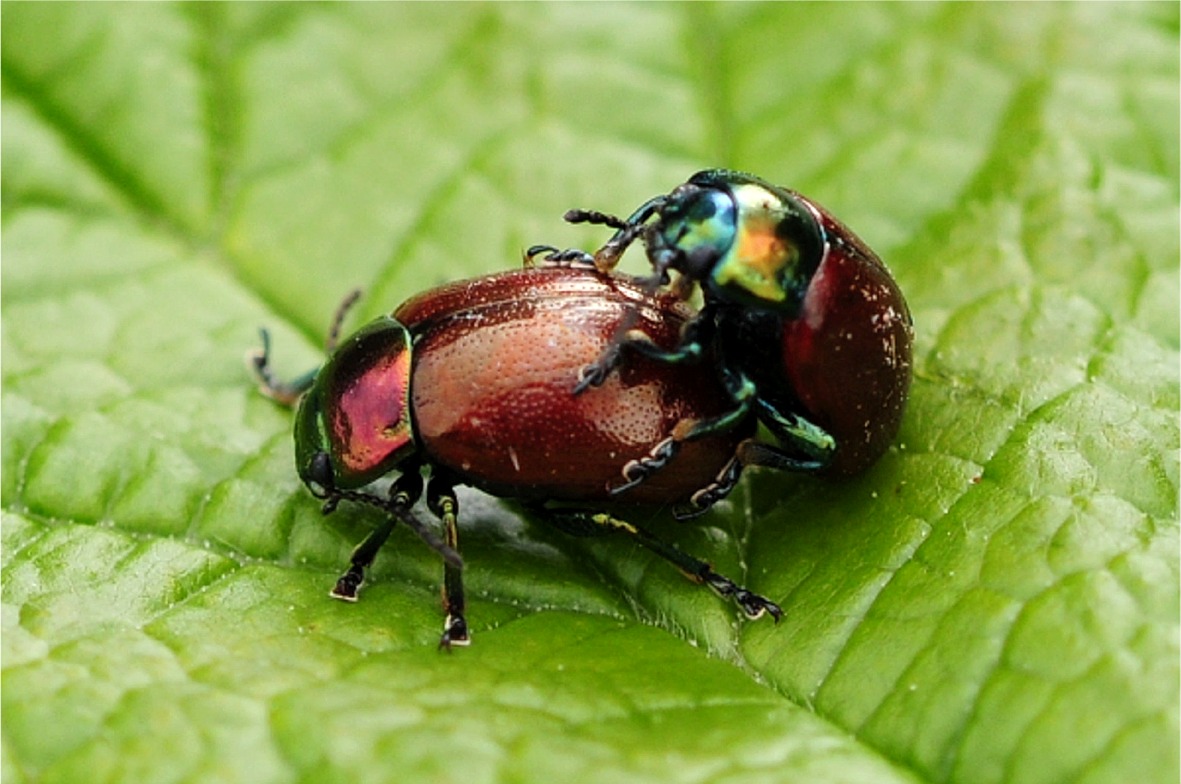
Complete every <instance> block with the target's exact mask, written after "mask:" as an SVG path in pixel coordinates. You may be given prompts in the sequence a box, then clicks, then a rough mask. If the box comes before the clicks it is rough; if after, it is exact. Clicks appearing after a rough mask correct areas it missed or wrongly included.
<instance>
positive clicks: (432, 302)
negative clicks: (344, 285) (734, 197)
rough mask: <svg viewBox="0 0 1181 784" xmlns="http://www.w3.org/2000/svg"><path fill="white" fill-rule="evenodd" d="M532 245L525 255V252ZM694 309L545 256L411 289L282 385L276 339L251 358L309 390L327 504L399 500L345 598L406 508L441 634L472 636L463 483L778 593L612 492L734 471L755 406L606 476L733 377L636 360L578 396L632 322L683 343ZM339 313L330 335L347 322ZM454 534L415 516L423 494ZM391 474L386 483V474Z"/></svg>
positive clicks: (662, 339) (301, 449)
mask: <svg viewBox="0 0 1181 784" xmlns="http://www.w3.org/2000/svg"><path fill="white" fill-rule="evenodd" d="M528 260H529V259H528V258H527V262H528ZM692 317H693V311H692V310H691V309H690V308H689V307H687V306H686V305H685V304H684V303H683V302H682V301H681V300H680V299H679V298H678V297H676V296H674V295H672V294H670V293H667V292H657V293H653V292H649V291H647V290H645V288H644V287H643V286H642V285H641V283H640V282H637V281H636V280H635V279H633V278H630V277H627V276H623V275H619V274H603V273H602V272H599V271H597V270H594V269H586V268H580V267H578V266H577V265H574V266H571V265H545V266H537V267H527V268H525V269H519V270H515V271H511V272H504V273H499V274H493V275H488V276H485V277H480V278H474V279H471V280H465V281H459V282H455V283H450V284H447V285H444V286H442V287H440V288H436V289H433V290H430V291H427V292H425V293H423V294H420V295H418V296H416V297H413V298H412V299H410V300H409V301H407V302H406V303H404V304H403V305H401V306H400V307H399V308H397V310H395V311H394V312H393V313H392V314H390V315H386V316H382V317H379V318H378V319H376V320H375V321H373V322H371V323H369V324H368V325H366V326H364V327H362V328H361V329H360V330H359V331H357V332H356V333H355V334H353V335H352V336H350V337H349V338H347V339H346V340H344V341H343V342H341V343H340V345H339V346H335V345H334V343H335V341H334V339H332V338H330V340H329V345H330V348H331V351H330V354H329V357H328V359H327V361H326V363H325V364H324V365H323V366H322V367H321V368H320V369H319V370H318V371H313V372H312V373H309V374H307V375H305V376H303V377H301V378H300V379H297V380H296V381H294V382H292V383H289V384H284V383H282V382H280V381H278V380H277V379H276V378H275V377H274V376H273V374H272V372H271V370H270V364H269V340H268V339H267V337H266V335H265V332H264V337H263V349H262V350H261V351H260V352H257V353H256V354H255V355H253V364H254V367H255V370H256V373H257V376H258V378H259V380H260V387H261V389H262V391H263V392H264V393H265V394H267V395H269V396H270V397H272V398H274V399H276V400H277V401H279V402H284V403H287V404H291V403H292V402H293V401H295V400H297V399H298V411H297V413H296V417H295V427H294V439H295V461H296V468H297V470H298V473H299V476H300V478H301V479H302V480H303V482H304V484H305V485H306V486H307V487H308V489H309V490H310V491H311V492H312V494H313V495H315V496H316V497H317V498H320V499H322V500H323V501H324V502H325V512H326V513H327V512H330V511H332V509H334V508H335V507H336V505H337V504H338V503H339V502H340V501H341V500H349V501H355V502H359V503H365V504H370V505H372V506H376V507H378V508H380V509H382V510H384V511H386V512H387V513H388V514H387V516H386V519H385V521H384V522H383V523H382V524H381V525H380V526H378V527H377V528H376V529H375V530H374V531H373V533H372V534H370V536H369V537H367V538H366V539H365V540H364V541H363V542H362V543H361V544H360V545H359V546H358V547H357V549H356V550H355V551H354V553H353V556H352V559H351V563H350V566H349V569H348V571H347V572H345V574H344V575H343V576H342V577H341V578H340V580H339V581H338V582H337V584H336V586H335V587H334V589H333V591H332V595H333V596H335V597H337V598H342V599H348V600H353V599H355V598H356V596H357V591H358V589H359V588H360V585H361V583H362V581H363V579H364V572H365V569H366V568H367V567H369V566H370V565H371V564H372V562H373V560H374V558H375V557H376V554H377V551H378V550H379V549H380V547H381V545H382V544H383V543H384V542H385V541H386V539H387V538H388V536H389V535H390V532H391V530H392V528H393V526H394V525H395V523H396V520H403V521H405V522H407V524H408V525H410V526H411V527H412V528H414V529H415V530H416V531H417V532H418V533H419V534H420V536H423V538H424V539H426V540H427V542H428V544H430V545H431V546H432V547H434V549H436V550H437V551H438V552H440V553H441V554H442V555H443V557H444V560H445V564H444V603H445V609H446V612H447V619H446V621H445V624H444V631H443V636H442V639H441V641H440V645H441V646H443V647H450V646H452V645H465V644H467V643H468V642H469V640H470V631H469V629H468V625H467V621H466V619H465V617H464V599H463V585H462V561H460V560H459V556H458V552H457V550H458V533H457V522H458V514H459V511H458V501H457V499H456V496H455V492H454V488H455V486H456V485H459V484H465V485H471V486H473V487H476V488H478V489H481V490H483V491H486V492H488V493H491V494H493V495H496V496H501V497H511V498H515V499H519V500H520V501H522V502H524V503H525V504H526V506H527V507H529V508H530V509H531V510H533V511H535V512H537V513H538V514H539V515H540V516H541V517H543V518H544V519H546V520H548V521H550V522H552V523H553V524H555V525H557V526H558V527H559V528H561V529H562V530H565V531H567V532H569V533H573V534H577V535H592V534H602V533H620V534H623V535H626V536H628V537H630V538H631V539H633V540H634V541H636V542H638V543H640V544H641V545H643V546H645V547H647V548H649V549H650V550H652V551H653V552H655V553H656V554H658V555H660V556H661V557H663V558H665V559H667V560H668V561H670V562H671V563H672V564H673V565H675V566H676V567H678V568H679V569H680V570H681V571H682V572H684V573H685V574H686V575H687V576H689V577H690V578H691V579H693V580H695V581H696V582H699V583H703V584H705V585H707V586H709V587H710V588H712V589H714V590H715V591H716V592H717V593H719V594H720V595H722V596H724V597H729V598H731V599H732V600H734V601H735V602H736V603H737V604H738V605H739V607H740V608H741V609H742V610H743V612H744V613H745V614H746V615H747V616H748V617H750V618H752V619H753V618H758V617H760V616H761V615H764V614H769V615H771V616H772V617H774V618H775V619H776V620H778V619H779V617H780V615H781V610H780V608H779V607H778V606H777V605H776V604H775V603H774V602H772V601H770V600H769V599H766V598H764V597H762V596H759V595H757V594H754V593H752V592H751V591H749V590H747V589H745V588H743V587H741V586H739V585H737V584H735V583H734V582H733V581H731V580H729V579H728V578H726V577H724V576H722V575H720V574H718V573H716V572H715V571H714V570H713V569H712V568H711V567H710V566H709V565H708V564H707V563H705V562H704V561H701V560H700V559H697V558H695V557H693V556H691V555H688V554H686V553H684V552H682V551H681V550H679V549H678V548H676V547H674V546H673V545H671V544H667V543H665V542H664V541H662V540H661V539H659V538H657V537H656V536H655V535H653V534H651V533H649V532H648V531H646V530H645V529H643V528H641V527H639V526H637V525H634V524H632V523H629V522H627V521H625V520H623V519H621V518H620V517H617V516H616V514H617V512H615V511H614V510H613V509H612V510H609V511H601V510H602V509H603V508H604V507H605V506H606V505H607V504H608V502H611V501H622V502H624V504H625V505H647V506H652V505H662V506H667V505H673V504H678V503H683V502H686V501H688V499H690V498H691V497H692V496H693V495H694V493H696V492H697V491H698V490H700V489H701V488H702V487H706V486H711V485H712V484H714V483H716V481H717V477H718V476H721V475H725V474H726V473H727V472H729V471H731V470H732V469H731V468H730V464H731V463H732V462H733V461H735V460H736V449H737V448H738V445H739V444H740V443H741V442H742V441H743V440H744V439H747V438H749V437H750V436H751V435H753V433H754V429H755V426H756V423H755V421H754V420H753V418H751V419H749V421H748V422H746V423H740V424H739V425H738V426H736V427H734V428H730V429H727V430H725V431H722V430H719V431H718V432H715V433H711V434H706V435H704V436H703V437H701V438H699V439H695V440H694V442H693V443H692V444H686V446H685V448H684V449H683V450H681V451H680V453H679V454H678V455H677V456H676V458H675V459H670V460H669V461H667V465H666V466H665V468H664V470H662V471H661V472H660V475H659V476H654V477H652V479H651V481H649V482H646V483H644V484H643V486H637V487H636V488H634V490H633V491H632V492H630V493H628V494H627V495H626V496H625V497H623V498H616V497H615V496H613V495H612V494H611V493H610V492H609V490H608V487H609V485H610V484H612V483H613V481H614V480H615V479H616V478H617V477H618V469H619V464H620V461H621V460H622V459H623V458H624V457H625V456H626V455H629V454H634V453H636V452H637V451H650V450H652V449H654V448H655V447H656V444H657V443H658V442H659V441H660V440H661V439H662V437H663V436H664V434H665V433H666V432H668V431H669V430H674V429H677V428H685V427H692V425H693V423H696V422H700V421H713V420H714V419H716V418H717V417H718V416H719V415H721V414H722V413H723V412H724V411H725V410H726V408H727V407H728V406H729V401H730V397H729V395H728V394H727V392H726V390H725V389H724V387H723V385H722V384H721V382H720V381H719V380H718V379H716V378H713V377H705V378H701V377H700V376H701V374H700V373H699V372H698V371H697V370H696V369H695V368H692V367H688V366H683V365H677V364H671V365H670V364H668V363H664V362H660V361H657V360H651V359H646V358H643V357H639V358H637V360H636V361H635V362H629V363H628V365H627V366H626V367H622V368H619V372H618V373H615V374H613V375H612V377H611V378H610V379H604V381H603V383H601V384H600V385H599V386H598V388H597V389H595V390H592V391H588V392H587V393H586V394H584V395H580V396H574V395H572V394H571V388H572V387H573V385H574V384H575V383H576V381H577V373H578V368H580V367H581V366H583V365H585V364H588V363H590V362H592V361H593V360H594V359H595V358H596V357H598V356H599V355H600V354H601V353H602V352H603V351H604V350H606V349H607V348H608V346H609V344H610V342H611V340H612V338H613V337H614V336H615V334H616V333H617V332H618V330H619V328H620V326H621V324H623V322H624V321H625V320H626V321H627V322H628V326H629V329H630V330H631V331H632V332H634V333H636V334H642V335H643V336H644V338H645V340H647V341H649V342H650V343H651V345H652V346H658V347H662V349H666V350H672V349H673V348H674V347H675V346H676V345H677V344H678V342H679V339H680V334H681V330H682V329H683V327H684V326H685V325H686V324H687V323H689V322H690V321H691V319H692ZM340 318H341V316H340V315H338V317H337V320H336V325H335V326H334V328H333V330H332V332H333V334H335V333H336V332H337V330H338V328H339V326H338V325H339V322H340ZM424 472H428V473H429V482H427V483H426V496H427V505H428V508H429V509H430V510H431V511H432V512H433V513H434V514H435V515H436V516H437V517H438V518H439V519H440V520H441V521H442V523H443V528H444V536H443V541H441V542H440V541H439V540H438V537H433V538H432V536H431V535H430V534H429V531H428V530H427V529H426V528H425V526H423V525H422V524H420V523H418V522H417V520H416V518H415V517H414V516H413V515H412V514H411V513H410V511H409V510H410V507H411V506H412V505H413V504H414V503H415V502H416V501H417V500H418V498H419V497H420V496H421V495H422V493H423V488H424V482H423V473H424ZM387 475H394V476H396V478H395V479H394V481H393V483H392V485H391V486H390V488H389V491H388V494H387V495H385V496H383V495H382V494H381V493H380V491H379V490H377V489H375V488H374V486H373V485H374V483H375V482H377V481H378V480H380V479H382V478H383V477H386V476H387Z"/></svg>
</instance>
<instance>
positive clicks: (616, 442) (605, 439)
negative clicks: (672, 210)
mask: <svg viewBox="0 0 1181 784" xmlns="http://www.w3.org/2000/svg"><path fill="white" fill-rule="evenodd" d="M633 313H634V314H637V315H636V317H635V318H636V321H635V323H634V325H632V328H634V329H639V330H641V331H643V332H644V333H645V334H646V335H647V336H648V337H649V338H651V339H652V340H653V341H655V342H656V343H657V344H659V345H660V346H662V347H665V348H672V347H675V346H676V345H678V343H679V339H680V329H681V327H682V326H683V325H684V323H685V322H686V321H687V320H688V319H689V318H690V317H691V316H692V312H691V311H690V310H689V309H687V308H686V307H685V306H684V305H683V304H681V303H679V302H678V301H677V300H676V298H675V297H673V296H671V295H667V294H660V295H657V296H656V297H654V298H653V297H648V296H646V295H644V294H643V292H642V291H640V290H639V289H637V288H636V287H635V286H634V285H633V284H632V283H631V282H630V281H629V279H627V278H623V277H620V276H611V277H606V276H604V275H602V274H601V273H596V272H593V271H584V270H578V269H571V268H566V267H549V268H537V269H526V270H519V271H515V272H509V273H504V274H499V275H491V276H488V277H484V278H477V279H474V280H469V281H461V282H458V283H453V284H450V285H447V286H443V287H441V288H439V289H435V290H432V291H429V292H426V293H424V294H422V295H420V296H418V297H415V298H414V299H412V300H410V301H409V302H407V303H406V304H404V305H403V306H402V307H400V308H399V309H398V310H397V311H396V312H395V313H394V318H395V319H397V320H398V321H399V322H401V323H402V324H404V325H405V326H406V327H408V328H409V329H410V331H411V333H412V334H413V336H414V347H413V357H414V359H413V367H412V372H411V410H412V415H413V421H414V428H415V433H416V438H417V441H418V444H419V448H420V450H421V453H422V455H423V456H425V458H426V459H427V460H428V462H431V463H434V464H437V465H439V466H443V467H445V468H448V469H450V470H451V471H453V472H455V473H456V474H458V475H459V476H460V477H461V478H462V479H463V480H464V481H466V482H467V483H469V484H471V485H474V486H476V487H479V488H481V489H483V490H486V491H488V492H491V493H493V494H497V495H502V496H513V497H519V498H527V499H528V498H532V499H552V500H567V501H595V502H603V501H605V500H607V494H606V489H607V487H608V486H614V485H618V484H620V483H621V481H622V476H621V474H620V469H621V467H622V466H623V464H624V463H625V462H626V461H628V460H631V459H633V458H635V457H637V456H640V455H644V454H647V453H648V452H649V451H650V450H651V449H652V447H653V446H655V445H656V444H657V443H659V442H660V441H661V440H663V439H664V438H666V437H667V436H668V435H669V434H670V433H671V432H672V430H673V428H674V427H675V426H676V424H677V423H678V422H679V421H681V420H683V419H688V418H693V419H704V418H711V417H715V416H718V415H719V414H721V413H723V412H724V411H725V410H726V409H727V408H728V407H729V402H728V398H727V396H726V394H725V392H724V391H723V390H722V388H721V385H720V383H719V382H718V380H717V379H716V378H714V377H713V375H714V374H711V373H703V372H701V369H700V368H699V367H694V366H676V365H669V364H665V363H659V362H653V361H651V360H649V359H647V358H645V357H642V356H639V355H637V354H634V353H633V354H630V355H629V357H628V359H627V361H626V362H625V363H624V364H623V367H622V369H621V372H620V373H615V374H612V376H611V377H610V378H609V379H608V380H607V382H606V383H604V384H603V386H601V387H598V388H592V389H589V390H587V391H586V392H584V393H583V394H581V395H577V396H575V395H573V394H572V390H573V388H574V385H575V383H576V382H577V380H578V370H579V369H580V368H581V367H583V366H584V365H586V364H588V363H590V362H592V361H594V360H595V359H597V358H598V357H599V355H600V353H601V352H602V351H603V350H604V349H606V348H607V346H608V345H609V344H610V342H611V340H612V338H613V337H615V335H616V332H617V331H618V330H619V328H620V325H621V323H622V322H623V320H624V319H631V318H633V316H631V315H630V314H633ZM753 429H754V421H753V418H751V419H750V420H749V421H748V422H746V423H744V425H743V426H740V427H738V428H735V429H734V430H732V431H730V432H727V433H724V434H720V435H718V436H714V437H710V438H707V439H702V440H701V441H699V442H693V443H689V444H686V445H685V447H684V449H682V450H681V452H680V453H679V454H678V455H677V456H676V457H675V458H674V459H673V460H672V461H671V462H670V463H669V465H668V466H666V467H665V468H663V469H662V470H661V471H659V472H657V473H656V474H655V475H653V476H652V477H651V479H649V480H648V481H647V482H645V483H643V484H642V485H640V486H639V487H637V488H635V489H633V490H631V491H629V492H627V493H626V494H624V495H623V496H621V497H620V498H619V499H617V500H618V501H621V502H624V503H629V502H630V503H672V502H677V501H684V500H686V499H687V498H688V497H689V496H690V495H691V494H692V493H693V492H694V491H696V490H698V489H700V488H701V487H703V486H705V485H707V484H709V483H710V482H711V481H712V480H713V478H714V477H715V475H716V474H717V473H718V471H720V470H721V468H722V467H723V466H724V465H725V464H726V462H727V461H728V460H729V458H730V457H731V456H732V455H733V453H734V448H735V446H736V445H737V443H738V442H739V441H741V440H742V439H743V438H746V437H748V436H750V435H751V434H752V433H753Z"/></svg>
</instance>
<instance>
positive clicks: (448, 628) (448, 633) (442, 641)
mask: <svg viewBox="0 0 1181 784" xmlns="http://www.w3.org/2000/svg"><path fill="white" fill-rule="evenodd" d="M471 644H472V637H471V635H470V634H469V633H468V630H467V619H466V618H464V617H463V616H462V615H456V614H453V613H448V614H447V620H446V621H444V622H443V636H442V637H440V638H439V648H440V650H447V651H450V650H451V647H452V646H453V645H454V646H459V647H461V648H466V647H467V646H469V645H471Z"/></svg>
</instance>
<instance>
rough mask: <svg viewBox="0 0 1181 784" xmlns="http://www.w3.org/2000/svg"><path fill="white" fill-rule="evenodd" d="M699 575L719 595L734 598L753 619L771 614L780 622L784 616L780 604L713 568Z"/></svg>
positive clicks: (744, 612)
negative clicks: (738, 583) (736, 582)
mask: <svg viewBox="0 0 1181 784" xmlns="http://www.w3.org/2000/svg"><path fill="white" fill-rule="evenodd" d="M699 576H700V577H701V579H702V580H703V581H704V582H705V584H706V585H708V586H709V587H710V588H712V589H713V590H714V592H715V593H717V594H718V595H719V596H721V597H723V598H728V599H733V600H734V602H735V603H736V604H737V605H738V606H739V607H740V608H741V609H742V612H743V614H744V615H746V617H747V618H750V619H751V620H752V621H754V620H757V619H759V618H762V617H763V615H770V616H771V617H772V618H774V619H775V623H779V619H780V618H782V617H783V609H782V608H780V606H779V605H778V604H776V603H775V602H773V601H771V600H770V599H768V598H766V597H764V596H759V595H758V594H757V593H753V592H751V591H748V590H747V589H745V588H743V587H742V586H740V585H737V584H735V583H734V582H733V581H732V580H729V579H727V578H725V577H723V576H722V575H720V574H718V573H717V572H715V571H713V570H712V569H710V570H709V571H708V572H706V573H704V574H701V575H699Z"/></svg>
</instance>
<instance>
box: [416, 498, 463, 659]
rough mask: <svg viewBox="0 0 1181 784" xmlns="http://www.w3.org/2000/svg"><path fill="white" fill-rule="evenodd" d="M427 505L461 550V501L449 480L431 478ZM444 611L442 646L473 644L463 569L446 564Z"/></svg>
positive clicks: (446, 535) (449, 541)
mask: <svg viewBox="0 0 1181 784" xmlns="http://www.w3.org/2000/svg"><path fill="white" fill-rule="evenodd" d="M427 506H428V507H429V508H430V510H431V511H432V512H434V513H435V514H436V515H438V517H439V519H440V520H442V521H443V532H444V533H443V537H444V539H445V540H446V542H447V546H448V547H451V548H453V549H458V547H459V526H458V518H459V499H458V498H456V497H455V487H454V484H453V483H452V481H451V480H450V479H449V478H448V477H445V476H440V475H434V476H432V477H431V484H430V487H429V489H428V490H427ZM443 608H444V609H445V610H446V612H447V619H446V620H445V621H444V622H443V636H442V637H440V638H439V647H440V648H444V649H446V650H451V646H453V645H460V646H466V645H470V644H471V642H472V638H471V634H470V633H469V632H468V626H467V619H466V618H465V617H464V598H463V569H462V568H460V567H458V566H455V565H454V564H450V563H446V562H444V564H443Z"/></svg>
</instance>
